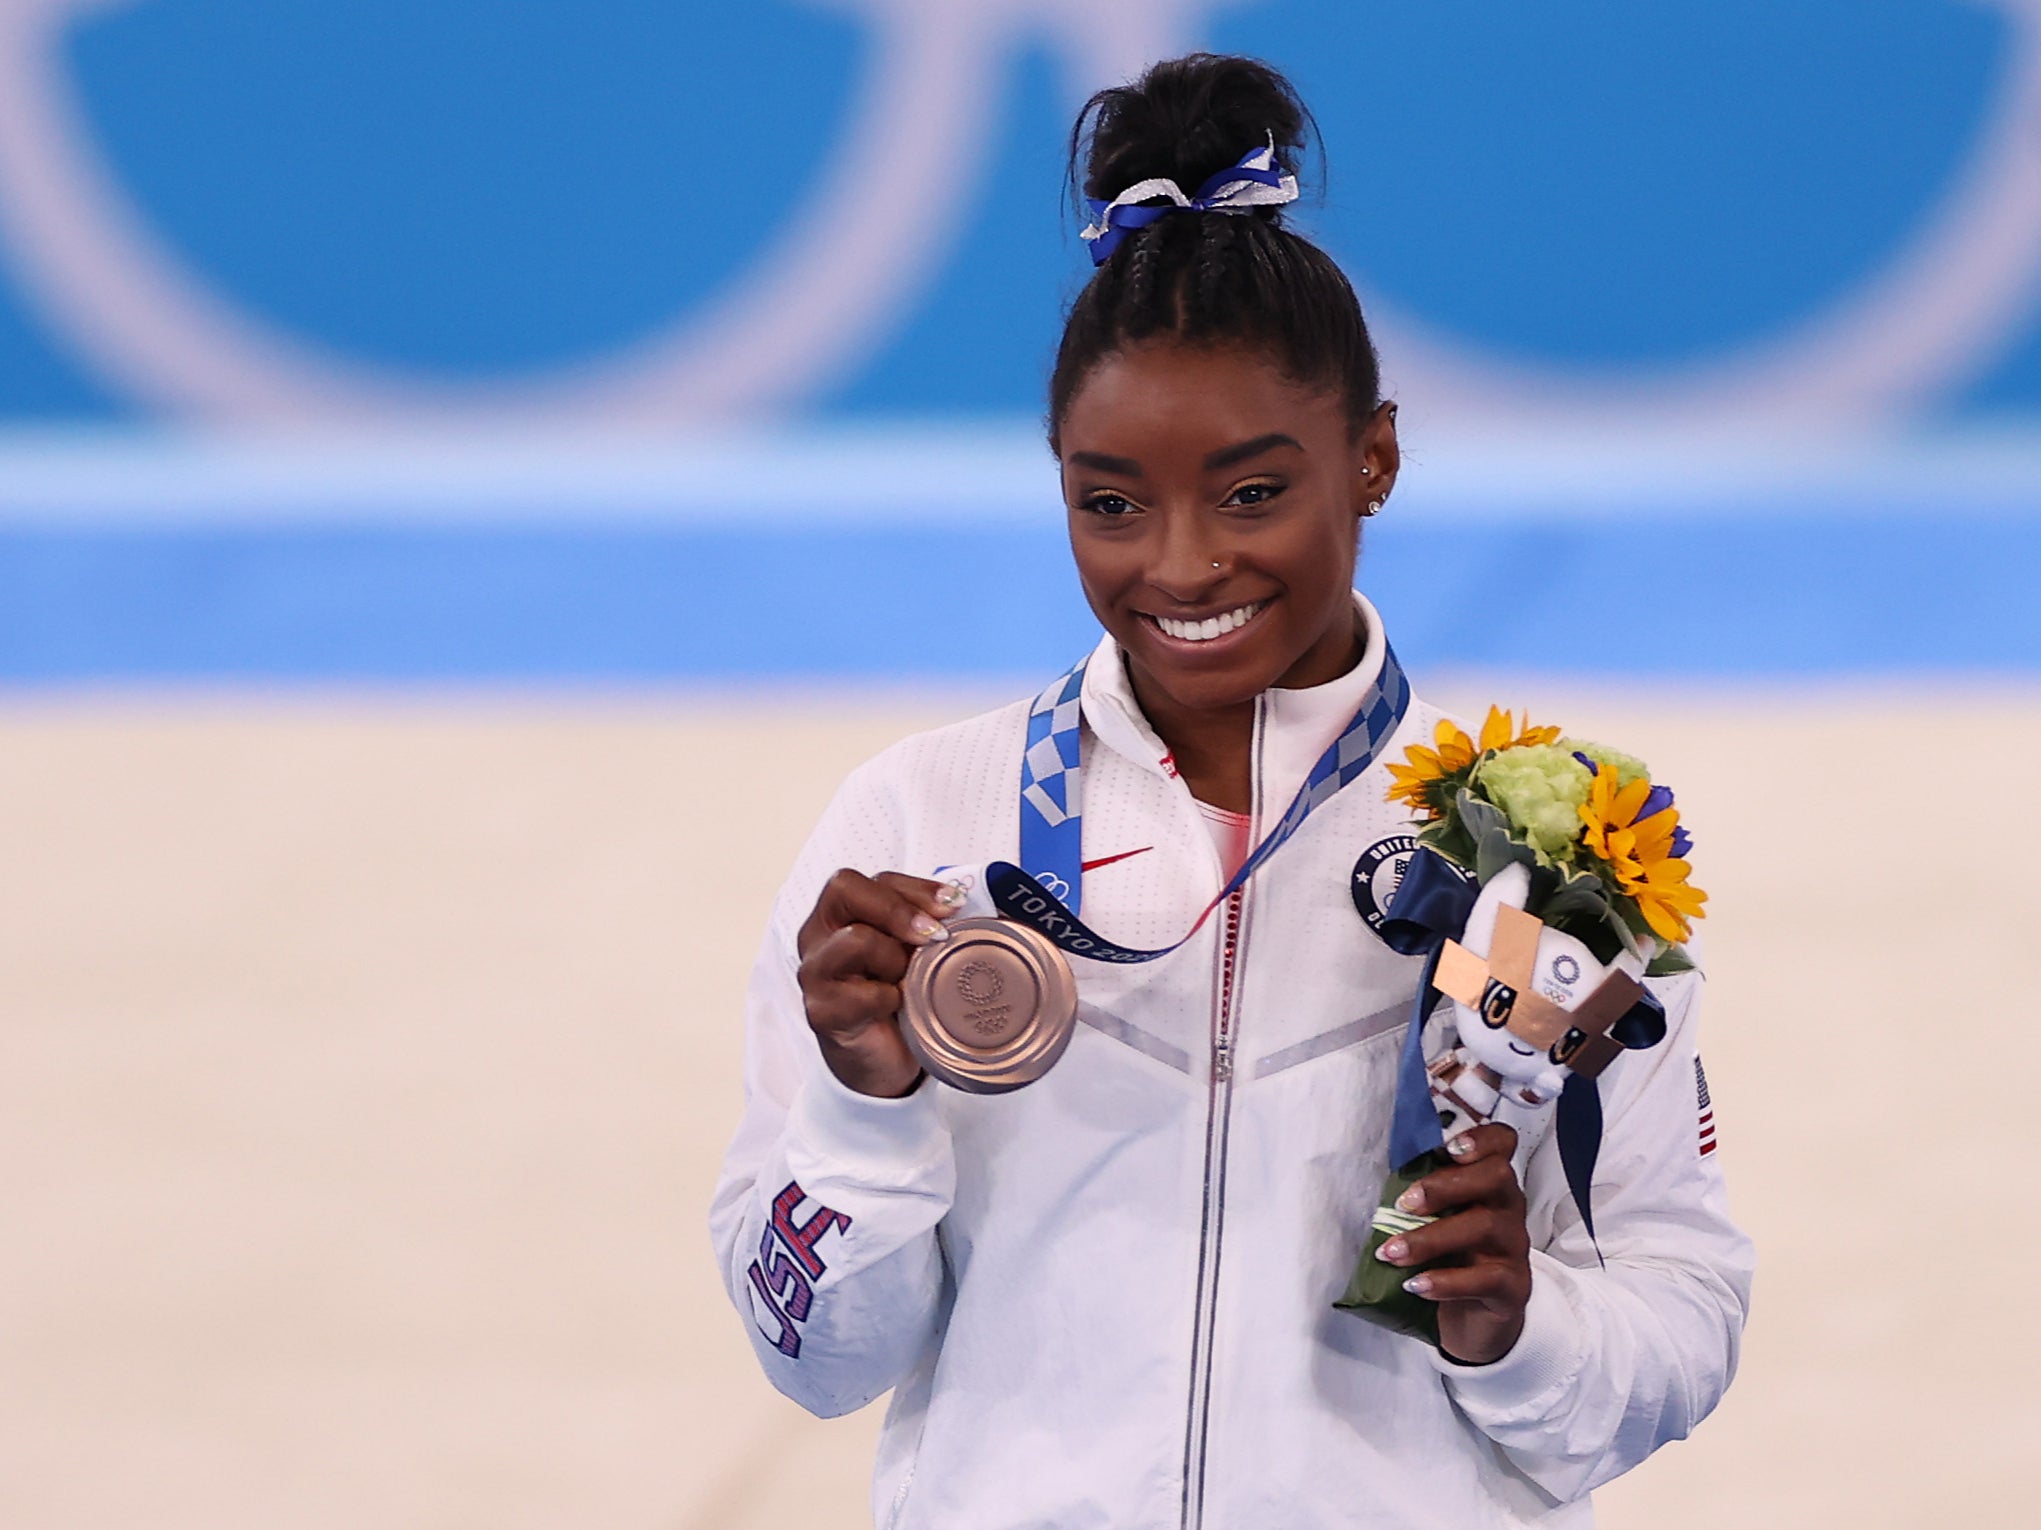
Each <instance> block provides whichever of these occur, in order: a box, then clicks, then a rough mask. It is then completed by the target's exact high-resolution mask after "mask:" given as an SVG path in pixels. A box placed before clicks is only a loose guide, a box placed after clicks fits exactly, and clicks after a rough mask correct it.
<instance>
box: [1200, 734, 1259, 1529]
mask: <svg viewBox="0 0 2041 1530" xmlns="http://www.w3.org/2000/svg"><path fill="white" fill-rule="evenodd" d="M1261 729H1262V709H1261V706H1260V704H1259V703H1257V704H1256V707H1255V716H1254V782H1255V802H1254V809H1255V811H1254V817H1253V821H1252V824H1251V826H1250V828H1249V830H1248V837H1249V842H1250V843H1253V842H1254V841H1255V838H1256V835H1257V833H1258V831H1259V829H1260V825H1261V817H1262V815H1261ZM1246 901H1247V889H1246V888H1245V887H1242V888H1239V889H1237V890H1235V892H1234V894H1233V896H1232V897H1230V898H1228V899H1227V900H1226V922H1225V926H1224V934H1223V939H1222V941H1221V945H1220V953H1219V972H1218V982H1217V984H1216V985H1215V993H1214V1002H1213V1005H1212V1073H1211V1082H1210V1085H1209V1088H1208V1091H1207V1105H1206V1115H1205V1195H1204V1206H1203V1210H1202V1215H1201V1219H1200V1222H1199V1227H1198V1299H1197V1306H1196V1310H1195V1312H1194V1314H1193V1317H1192V1326H1191V1383H1190V1405H1189V1411H1188V1413H1187V1415H1186V1418H1185V1423H1184V1476H1183V1516H1182V1525H1183V1530H1201V1527H1202V1526H1203V1524H1204V1520H1205V1442H1206V1437H1207V1430H1208V1428H1209V1426H1210V1422H1211V1413H1212V1353H1213V1347H1214V1339H1215V1334H1214V1328H1215V1326H1216V1323H1217V1318H1218V1308H1219V1251H1220V1244H1221V1240H1222V1239H1223V1237H1224V1235H1225V1229H1226V1143H1227V1136H1228V1130H1229V1127H1230V1125H1231V1121H1232V1109H1233V1066H1234V1052H1235V1050H1236V1047H1237V1043H1238V1039H1239V1038H1238V1035H1237V1031H1238V1025H1237V1020H1238V1017H1237V1016H1236V1015H1235V1013H1234V1005H1233V1001H1234V995H1235V993H1236V991H1237V990H1238V987H1239V979H1240V971H1241V966H1242V963H1243V961H1244V959H1245V956H1246V940H1245V912H1246V908H1245V906H1246Z"/></svg>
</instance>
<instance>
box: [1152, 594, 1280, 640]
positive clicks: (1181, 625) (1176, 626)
mask: <svg viewBox="0 0 2041 1530" xmlns="http://www.w3.org/2000/svg"><path fill="white" fill-rule="evenodd" d="M1267 604H1268V602H1267V601H1265V600H1257V601H1255V602H1254V603H1253V604H1252V605H1246V606H1236V607H1234V609H1232V610H1231V611H1228V612H1227V613H1226V614H1225V615H1223V616H1208V617H1206V618H1205V620H1203V621H1201V622H1180V621H1178V620H1176V619H1175V618H1174V617H1170V616H1158V617H1156V618H1155V619H1154V620H1155V625H1156V626H1158V627H1160V628H1161V629H1162V630H1163V631H1164V632H1166V633H1168V634H1169V635H1170V636H1171V637H1173V638H1176V639H1177V640H1178V641H1180V642H1185V643H1205V642H1209V641H1211V640H1212V639H1213V638H1215V637H1223V636H1224V635H1225V634H1227V633H1229V632H1231V631H1232V630H1233V629H1234V628H1236V627H1244V626H1246V625H1247V623H1248V622H1249V621H1250V620H1252V619H1253V617H1254V615H1255V613H1256V612H1258V611H1260V610H1261V608H1262V607H1263V606H1265V605H1267Z"/></svg>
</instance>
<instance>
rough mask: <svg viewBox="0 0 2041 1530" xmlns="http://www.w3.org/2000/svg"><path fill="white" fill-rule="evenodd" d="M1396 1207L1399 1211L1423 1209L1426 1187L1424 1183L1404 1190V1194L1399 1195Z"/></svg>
mask: <svg viewBox="0 0 2041 1530" xmlns="http://www.w3.org/2000/svg"><path fill="white" fill-rule="evenodd" d="M1396 1209H1397V1210H1398V1211H1410V1212H1419V1211H1423V1210H1424V1187H1423V1186H1422V1185H1412V1186H1411V1187H1410V1188H1409V1189H1408V1190H1406V1191H1404V1192H1403V1194H1401V1195H1399V1196H1397V1197H1396Z"/></svg>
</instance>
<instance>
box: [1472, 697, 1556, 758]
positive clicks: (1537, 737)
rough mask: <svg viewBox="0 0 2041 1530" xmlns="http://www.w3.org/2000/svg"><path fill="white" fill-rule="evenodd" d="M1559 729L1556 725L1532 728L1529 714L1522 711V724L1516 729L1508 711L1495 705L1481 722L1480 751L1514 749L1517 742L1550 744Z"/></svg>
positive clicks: (1554, 739)
mask: <svg viewBox="0 0 2041 1530" xmlns="http://www.w3.org/2000/svg"><path fill="white" fill-rule="evenodd" d="M1558 737H1559V729H1558V727H1557V726H1556V725H1554V726H1550V727H1541V728H1534V727H1532V726H1531V714H1530V713H1529V712H1526V713H1524V726H1523V728H1522V730H1521V731H1519V730H1518V728H1517V725H1516V722H1515V721H1514V719H1513V718H1512V717H1511V715H1510V714H1509V713H1508V712H1504V711H1501V710H1500V709H1498V708H1496V707H1490V708H1489V709H1488V717H1487V719H1486V720H1485V721H1483V723H1482V724H1481V752H1482V753H1483V754H1486V753H1488V751H1489V750H1491V749H1514V748H1516V747H1517V746H1518V745H1519V744H1550V743H1553V742H1556V741H1557V739H1558Z"/></svg>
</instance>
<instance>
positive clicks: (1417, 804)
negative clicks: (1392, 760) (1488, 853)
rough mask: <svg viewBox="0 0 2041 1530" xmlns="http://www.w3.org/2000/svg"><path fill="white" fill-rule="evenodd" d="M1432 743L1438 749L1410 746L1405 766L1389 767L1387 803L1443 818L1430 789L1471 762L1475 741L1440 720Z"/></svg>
mask: <svg viewBox="0 0 2041 1530" xmlns="http://www.w3.org/2000/svg"><path fill="white" fill-rule="evenodd" d="M1490 710H1491V711H1492V710H1493V708H1491V709H1490ZM1432 742H1433V743H1434V744H1436V745H1437V746H1438V747H1437V748H1435V749H1427V748H1425V746H1424V745H1422V744H1412V745H1411V746H1410V747H1409V748H1408V749H1406V750H1405V751H1404V752H1403V758H1404V761H1405V763H1403V764H1401V765H1391V766H1390V767H1389V779H1390V780H1391V781H1392V782H1394V783H1395V784H1394V785H1392V786H1391V787H1390V788H1389V800H1390V801H1391V802H1402V803H1406V804H1408V805H1409V808H1410V810H1411V812H1413V813H1422V814H1423V815H1424V816H1425V817H1427V818H1443V817H1444V816H1445V809H1444V808H1443V807H1442V806H1440V804H1439V803H1438V801H1437V800H1436V799H1435V798H1434V795H1433V791H1432V788H1433V787H1435V786H1436V785H1438V784H1439V783H1440V782H1442V781H1445V780H1447V779H1448V778H1450V777H1452V776H1457V775H1459V774H1460V773H1461V772H1462V771H1464V770H1466V769H1467V767H1468V766H1470V765H1472V764H1473V763H1474V753H1475V751H1474V740H1473V739H1471V738H1469V737H1468V736H1467V735H1466V734H1465V733H1463V732H1462V731H1461V730H1460V726H1459V724H1458V723H1455V722H1454V721H1453V720H1452V719H1450V718H1446V717H1442V718H1440V719H1439V725H1438V727H1437V728H1435V729H1434V730H1433V731H1432Z"/></svg>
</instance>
